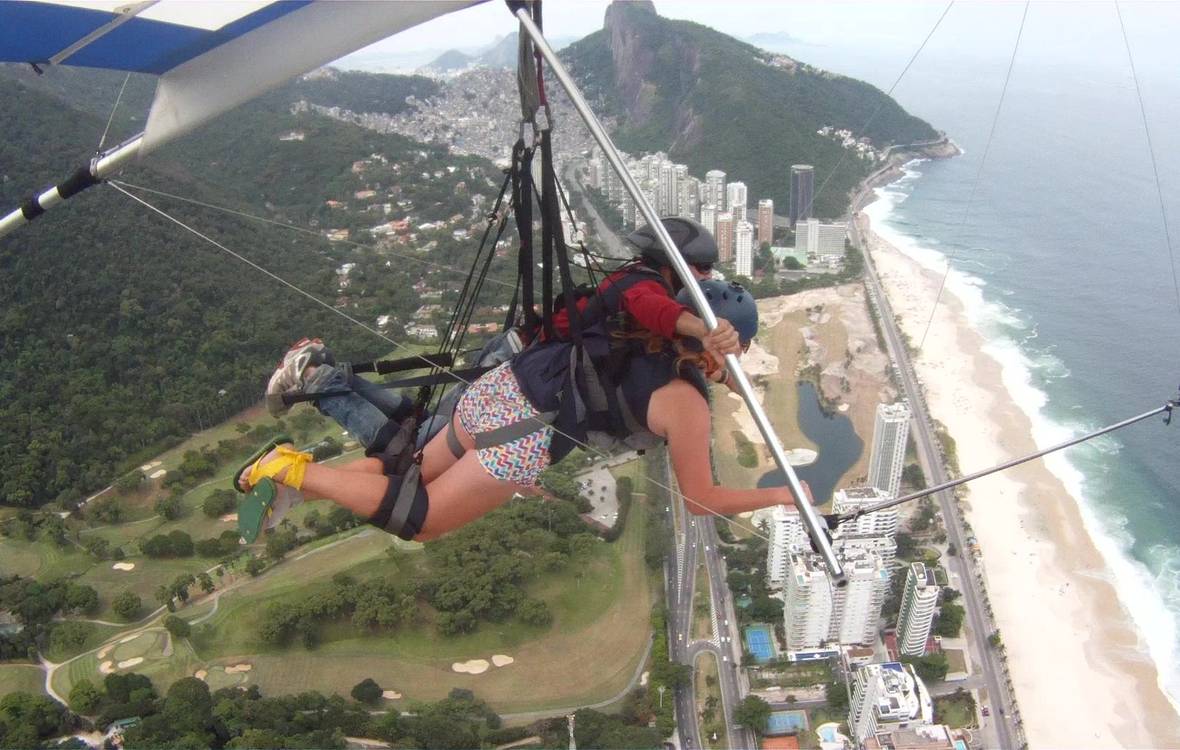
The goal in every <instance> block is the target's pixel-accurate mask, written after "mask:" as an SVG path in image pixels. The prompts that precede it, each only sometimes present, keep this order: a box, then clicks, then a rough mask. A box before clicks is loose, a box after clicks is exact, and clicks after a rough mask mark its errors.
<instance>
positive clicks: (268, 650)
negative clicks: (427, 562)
mask: <svg viewBox="0 0 1180 750" xmlns="http://www.w3.org/2000/svg"><path fill="white" fill-rule="evenodd" d="M641 511H642V508H640V507H636V508H634V509H633V512H632V513H631V514H630V518H629V519H628V524H627V529H626V531H625V532H624V534H623V536H622V537H621V538H620V540H619V541H618V542H616V543H615V544H606V543H603V542H600V543H599V544H598V545H597V546H596V547H595V548H594V550H593V553H592V555H591V557H590V558H589V559H588V560H585V561H582V562H579V563H577V564H574V565H570V566H568V567H567V569H565V570H563V571H560V572H559V573H557V574H553V575H549V576H546V577H545V578H543V579H541V581H539V582H536V583H534V584H533V585H532V586H531V587H529V591H528V593H529V595H530V596H535V597H537V598H539V599H542V600H544V601H545V602H546V603H547V604H548V605H549V607H550V610H551V612H552V613H553V618H554V622H553V625H552V626H550V627H548V628H536V627H533V626H526V625H523V624H522V623H519V622H506V623H481V624H480V627H479V628H478V629H477V630H476V631H475V632H473V633H471V634H468V635H463V636H459V637H453V638H445V637H442V636H439V635H438V634H437V633H436V632H435V631H434V629H433V627H432V626H430V625H429V624H423V625H421V626H419V627H417V628H414V629H412V630H411V629H407V630H400V631H392V632H384V633H377V634H374V635H358V634H357V631H356V630H355V629H354V628H352V627H351V626H350V625H348V624H346V623H339V624H333V625H328V626H326V627H325V628H324V631H323V632H324V642H323V643H322V644H321V645H320V646H319V647H317V648H316V649H314V650H312V651H308V650H306V649H304V648H303V647H302V646H300V645H293V646H291V647H290V648H288V649H282V650H280V649H275V648H274V647H269V646H265V645H264V644H261V643H260V642H259V640H258V638H257V637H256V636H255V632H256V629H257V627H258V623H259V618H260V617H261V616H262V614H263V612H264V611H265V609H266V607H267V605H269V604H270V603H272V602H277V601H285V600H286V601H289V600H293V599H298V598H301V597H303V596H306V594H307V593H308V592H309V591H311V590H313V588H314V587H316V586H325V585H331V584H330V579H331V577H332V576H333V575H334V574H336V573H338V572H348V573H349V574H350V575H353V576H355V577H358V578H362V577H370V576H372V575H373V574H374V572H375V570H376V571H380V572H381V573H382V574H392V573H396V571H397V569H398V566H399V565H405V564H415V560H416V556H417V554H419V553H417V552H415V551H414V550H415V549H419V547H418V546H417V545H406V544H405V543H402V542H399V541H397V540H395V539H394V537H391V536H388V535H386V534H382V533H379V532H377V531H374V530H372V529H369V528H367V527H365V528H361V529H357V530H355V531H353V532H349V533H346V535H344V536H343V537H341V538H333V539H328V540H323V541H322V542H320V543H319V544H318V545H316V546H315V547H314V548H312V549H308V548H301V549H300V550H298V551H296V552H295V553H292V554H291V555H289V556H288V558H287V559H286V560H285V561H283V562H282V563H281V564H280V565H278V566H277V567H276V568H274V569H273V570H271V571H268V572H266V573H264V574H263V575H262V576H260V577H258V578H256V579H252V578H242V579H240V582H239V583H238V584H237V585H235V586H234V587H233V588H232V589H230V590H227V591H226V592H225V593H224V594H223V595H222V597H221V601H220V603H219V605H218V609H217V611H216V613H214V614H213V615H212V616H211V617H210V618H209V619H208V620H207V621H205V622H204V623H202V624H200V625H198V626H196V628H197V632H196V633H194V637H193V642H194V644H195V650H194V648H192V647H191V646H190V643H189V641H187V640H182V641H178V642H177V643H176V644H174V645H175V650H174V653H173V654H172V656H170V657H166V658H165V657H163V656H162V654H161V653H160V648H161V646H162V644H163V639H162V631H160V630H159V629H153V630H152V631H148V632H147V633H143V634H140V635H137V636H136V637H134V638H131V639H129V640H128V641H127V642H125V643H119V642H118V641H114V642H113V643H111V644H109V645H110V646H111V651H110V652H108V653H107V654H105V655H104V657H105V658H104V659H102V660H100V659H98V658H97V654H98V653H100V652H92V653H90V654H87V655H84V656H82V657H80V658H79V659H77V660H75V661H73V662H71V663H69V664H67V665H65V666H63V667H62V668H61V669H59V670H58V673H57V675H56V676H55V680H54V685H55V688H56V689H57V690H58V691H59V692H62V693H63V694H68V691H69V688H70V686H71V685H72V683H73V682H74V681H76V680H77V679H80V678H82V677H86V678H89V679H91V680H94V679H96V678H99V674H98V667H99V665H100V663H102V662H103V661H112V666H111V667H109V668H115V669H117V667H116V666H114V665H117V663H118V661H119V660H125V659H134V658H136V657H142V658H144V659H145V660H144V661H143V662H142V663H138V664H137V665H135V666H134V667H132V668H130V669H128V670H118V671H135V672H138V673H141V674H147V675H149V676H150V677H152V679H153V680H154V681H155V682H156V685H157V689H159V690H167V687H168V685H170V684H171V683H172V682H174V681H175V680H177V679H179V678H181V677H185V676H192V675H194V674H195V673H196V672H197V671H199V670H203V671H204V672H205V674H204V678H205V680H206V682H208V683H209V684H210V686H211V687H214V688H216V687H220V686H225V685H231V684H232V685H239V684H240V685H252V684H256V685H258V686H259V687H260V688H261V689H262V690H263V692H264V694H268V695H273V694H283V693H297V692H300V691H304V690H320V691H323V692H326V693H339V694H341V695H347V694H348V692H349V691H350V690H351V688H352V686H353V685H355V684H356V683H358V682H360V681H361V680H363V679H364V678H366V677H372V678H373V679H375V680H377V682H378V683H379V684H381V685H382V687H384V688H385V689H394V690H397V691H398V692H400V693H402V694H403V696H404V698H403V700H404V701H412V700H437V699H440V698H443V697H445V696H446V695H447V693H448V692H449V691H450V690H451V689H452V688H456V687H460V688H468V689H471V690H474V691H476V693H477V694H478V695H479V696H480V697H481V698H483V699H485V700H487V701H489V703H491V704H492V705H493V706H494V707H495V708H496V709H497V710H498V711H501V712H512V711H523V710H541V709H545V708H560V707H565V706H570V705H577V704H585V703H593V702H597V701H600V700H603V699H607V698H611V697H613V696H614V695H616V694H618V693H619V692H621V691H622V690H624V689H625V688H626V687H627V685H628V684H629V683H630V681H631V679H632V677H633V676H634V675H635V673H636V669H637V667H638V666H639V660H640V657H641V656H642V654H643V652H644V649H645V647H646V646H647V644H648V642H649V640H650V627H649V623H648V619H649V616H650V610H651V604H652V598H651V588H650V582H649V578H648V576H647V573H646V570H645V568H644V566H643V558H642V556H643V532H644V528H643V527H644V523H645V521H646V514H645V513H643V512H641ZM395 543H396V544H398V545H399V546H401V547H403V548H404V551H403V552H402V553H401V556H400V557H399V558H398V560H396V561H394V560H390V559H389V558H388V557H387V556H386V555H385V552H386V550H388V549H389V548H390V546H391V545H393V544H395ZM199 610H200V612H201V613H208V612H209V611H210V608H209V605H207V604H202V605H200V606H199ZM179 613H180V614H181V615H182V616H184V617H185V618H186V619H192V618H190V617H189V615H190V613H189V612H188V611H187V610H186V609H181V610H180V612H179ZM192 614H194V615H195V614H197V610H196V609H194V611H193V613H192ZM496 655H501V656H510V657H512V660H513V661H512V663H511V664H507V665H504V666H498V667H497V666H491V667H490V668H489V669H488V671H486V672H484V673H482V674H460V673H456V672H454V671H453V670H452V664H453V663H455V662H463V661H467V660H469V659H484V660H488V661H489V662H490V661H491V660H492V657H493V656H496ZM503 661H504V660H503V659H501V660H500V662H501V663H503ZM241 664H249V665H251V669H250V670H249V671H236V670H232V669H231V671H229V672H227V671H226V667H231V668H232V667H236V666H238V665H241Z"/></svg>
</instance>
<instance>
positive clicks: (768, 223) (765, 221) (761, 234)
mask: <svg viewBox="0 0 1180 750" xmlns="http://www.w3.org/2000/svg"><path fill="white" fill-rule="evenodd" d="M773 244H774V201H772V200H770V199H769V198H763V199H762V200H760V201H758V247H762V246H763V245H773Z"/></svg>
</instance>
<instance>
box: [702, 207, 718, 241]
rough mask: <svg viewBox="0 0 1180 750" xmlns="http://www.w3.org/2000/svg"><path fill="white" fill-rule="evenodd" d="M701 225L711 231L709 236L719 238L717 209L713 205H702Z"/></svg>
mask: <svg viewBox="0 0 1180 750" xmlns="http://www.w3.org/2000/svg"><path fill="white" fill-rule="evenodd" d="M701 224H703V225H704V226H705V229H708V230H709V234H711V235H713V237H714V238H716V237H717V207H716V206H714V205H713V204H712V203H702V204H701Z"/></svg>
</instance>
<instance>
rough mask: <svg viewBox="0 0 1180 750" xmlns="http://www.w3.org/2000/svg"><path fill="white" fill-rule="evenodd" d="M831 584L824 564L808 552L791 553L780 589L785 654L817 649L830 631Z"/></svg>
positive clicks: (824, 641) (819, 558)
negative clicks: (785, 642) (781, 594)
mask: <svg viewBox="0 0 1180 750" xmlns="http://www.w3.org/2000/svg"><path fill="white" fill-rule="evenodd" d="M834 588H835V587H834V586H832V582H831V581H830V580H829V578H828V571H827V569H826V568H825V567H824V560H823V558H822V557H820V556H819V555H817V554H814V553H811V552H799V553H792V554H791V555H790V565H789V567H788V571H787V578H786V582H785V586H784V587H783V626H784V630H785V632H786V636H787V650H788V651H799V650H801V649H809V648H816V647H817V646H819V645H820V644H823V643H826V642H827V640H828V633H829V632H830V631H831V629H832V604H833V602H832V591H833V590H834Z"/></svg>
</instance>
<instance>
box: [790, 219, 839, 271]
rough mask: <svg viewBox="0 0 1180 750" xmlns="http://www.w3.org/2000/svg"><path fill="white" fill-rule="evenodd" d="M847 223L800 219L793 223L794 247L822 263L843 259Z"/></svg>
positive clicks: (836, 261)
mask: <svg viewBox="0 0 1180 750" xmlns="http://www.w3.org/2000/svg"><path fill="white" fill-rule="evenodd" d="M847 236H848V225H847V224H842V223H836V224H823V223H820V220H819V219H807V220H801V221H799V222H797V223H796V224H795V249H796V250H800V251H803V252H806V253H807V255H808V257H814V258H815V259H816V260H818V261H820V262H822V263H838V262H840V261H842V260H843V259H844V239H845V237H847Z"/></svg>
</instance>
